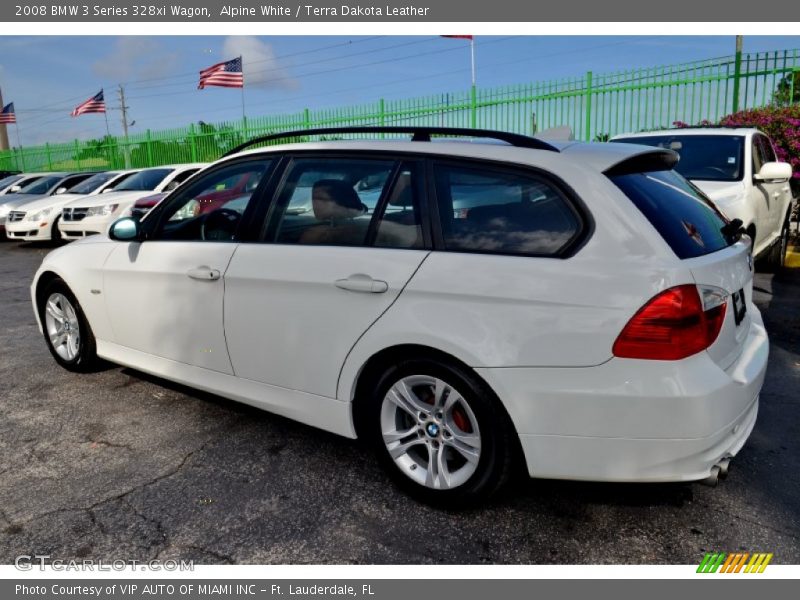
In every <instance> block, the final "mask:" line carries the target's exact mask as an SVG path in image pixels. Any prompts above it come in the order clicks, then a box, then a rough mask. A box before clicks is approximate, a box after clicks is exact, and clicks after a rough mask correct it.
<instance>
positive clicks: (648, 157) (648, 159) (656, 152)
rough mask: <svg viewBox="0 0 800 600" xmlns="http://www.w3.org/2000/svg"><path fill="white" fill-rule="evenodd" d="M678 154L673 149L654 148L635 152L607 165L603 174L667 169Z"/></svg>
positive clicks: (677, 157) (673, 162) (611, 174)
mask: <svg viewBox="0 0 800 600" xmlns="http://www.w3.org/2000/svg"><path fill="white" fill-rule="evenodd" d="M680 158H681V157H680V155H679V154H678V153H677V152H675V151H674V150H667V149H666V148H654V149H653V150H651V151H648V152H643V153H642V154H635V155H634V156H631V157H629V158H626V159H625V160H623V161H621V162H618V163H616V164H614V165H611V166H610V167H608V168H607V169H606V170H605V171H603V174H604V175H607V176H608V177H614V176H616V175H629V174H630V173H644V172H647V171H669V170H670V169H672V168H673V167H675V165H677V164H678V161H679V160H680Z"/></svg>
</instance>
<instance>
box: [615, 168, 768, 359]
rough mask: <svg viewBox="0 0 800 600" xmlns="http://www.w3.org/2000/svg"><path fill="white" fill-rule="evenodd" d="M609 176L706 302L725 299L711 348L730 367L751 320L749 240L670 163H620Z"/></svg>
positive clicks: (717, 303) (719, 301)
mask: <svg viewBox="0 0 800 600" xmlns="http://www.w3.org/2000/svg"><path fill="white" fill-rule="evenodd" d="M642 167H644V169H642ZM606 175H607V176H608V177H609V178H610V179H611V180H612V181H613V182H614V184H615V185H616V186H617V187H618V188H620V190H622V191H623V192H624V193H625V195H626V196H628V198H629V199H630V200H631V202H633V204H634V205H635V206H636V207H637V208H638V209H639V210H640V211H641V212H642V213H643V214H644V216H645V217H647V219H648V220H649V221H650V223H651V224H652V225H653V227H654V228H655V230H656V231H657V232H658V233H659V234H660V235H661V237H663V238H664V241H666V242H667V244H668V245H669V246H670V248H672V250H673V252H674V253H675V254H676V255H677V256H678V258H680V259H681V261H682V265H683V266H685V267H687V268H688V269H689V270H690V272H691V274H692V277H693V278H694V280H695V283H696V284H697V287H698V292H699V294H700V297H701V298H702V299H703V303H704V305H705V304H706V303H708V305H709V306H714V305H719V304H722V303H724V304H725V309H724V312H725V314H724V320H723V323H722V326H721V329H720V331H719V335H718V336H717V338H716V340H715V341H714V342H713V343H712V344H711V345H710V346H709V347H708V348H707V352H708V353H709V355H710V356H711V358H712V359H713V360H714V361H715V362H716V363H717V364H718V365H719V366H720V367H721V368H722V369H728V368H729V367H730V366H731V365H732V364H733V363H734V362H735V361H736V359H737V358H738V357H739V355H740V354H741V352H742V349H743V348H744V344H745V341H746V340H747V336H748V334H749V331H750V325H751V322H752V321H751V314H750V312H751V311H750V306H751V303H752V294H753V270H752V264H753V261H752V257H751V248H750V239H749V238H747V237H742V236H741V234H740V232H739V231H738V227H737V226H736V225H737V223H733V224H732V223H731V222H730V221H728V219H727V218H726V217H725V216H724V215H723V214H722V213H720V211H719V210H718V209H717V208H716V207H715V206H714V204H713V203H712V202H711V201H710V200H709V199H708V198H707V197H706V196H705V195H704V194H703V193H702V192H701V191H700V190H699V189H698V188H697V187H696V186H694V185H693V184H691V183H690V182H688V181H687V180H686V179H684V178H683V177H682V176H681V175H679V174H678V173H676V172H675V171H672V170H669V164H668V162H665V163H664V164H663V165H661V166H659V164H658V161H654V162H651V163H649V164H642V163H641V162H640V163H639V164H633V163H631V164H627V165H626V164H621V165H616V166H615V167H613V168H612V169H609V170H608V171H606Z"/></svg>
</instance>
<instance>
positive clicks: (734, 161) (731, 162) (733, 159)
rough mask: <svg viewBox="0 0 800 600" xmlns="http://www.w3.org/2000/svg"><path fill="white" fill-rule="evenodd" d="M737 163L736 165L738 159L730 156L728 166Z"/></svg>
mask: <svg viewBox="0 0 800 600" xmlns="http://www.w3.org/2000/svg"><path fill="white" fill-rule="evenodd" d="M735 163H736V157H735V156H729V157H728V164H729V165H733V164H735Z"/></svg>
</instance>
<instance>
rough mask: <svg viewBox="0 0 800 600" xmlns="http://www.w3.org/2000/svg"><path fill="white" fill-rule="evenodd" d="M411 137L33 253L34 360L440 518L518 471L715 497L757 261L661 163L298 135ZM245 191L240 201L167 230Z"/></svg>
mask: <svg viewBox="0 0 800 600" xmlns="http://www.w3.org/2000/svg"><path fill="white" fill-rule="evenodd" d="M411 131H413V132H414V134H415V135H414V138H413V141H403V140H391V141H390V140H383V141H371V140H364V139H361V140H357V141H336V142H309V143H302V144H284V145H274V146H269V147H261V148H257V149H250V150H247V151H241V152H239V151H237V152H236V153H235V154H233V155H230V156H227V157H225V158H223V159H221V160H220V161H218V162H217V163H215V164H214V165H213V166H211V167H209V168H207V169H206V170H204V171H203V172H202V173H200V174H198V175H197V176H196V177H195V178H193V179H192V180H191V181H189V182H187V183H186V184H185V185H183V186H181V187H180V188H179V189H178V190H176V191H175V192H174V193H172V194H171V195H170V196H169V197H167V198H165V199H164V200H163V201H162V202H161V203H160V204H158V205H157V206H156V207H155V208H153V209H152V210H151V211H150V212H149V213H148V214H147V216H146V217H144V219H142V220H141V221H137V220H136V219H132V218H123V219H120V220H118V221H116V222H115V223H114V224H113V225H112V227H111V229H110V234H109V236H105V235H98V236H93V237H91V238H87V239H85V240H81V241H80V242H79V243H77V244H72V245H70V246H67V247H64V248H60V249H58V250H55V251H53V252H51V253H50V254H49V255H48V256H47V257H46V258H45V259H44V261H43V263H42V265H41V267H40V268H39V270H38V271H37V273H36V276H35V278H34V281H33V284H32V287H31V294H32V298H33V304H34V308H35V313H36V317H37V319H38V320H39V324H40V327H41V329H42V331H43V333H44V338H45V341H46V343H47V345H48V348H49V349H50V352H51V353H52V355H53V357H54V358H55V360H56V361H57V362H58V363H59V364H60V365H62V366H63V367H65V368H67V369H70V370H74V371H88V370H91V369H93V368H94V366H95V364H96V361H97V360H98V358H103V359H107V360H109V361H112V362H115V363H118V364H121V365H126V366H128V367H132V368H135V369H139V370H141V371H145V372H147V373H151V374H154V375H156V376H159V377H163V378H165V379H170V380H173V381H177V382H181V383H183V384H187V385H190V386H192V387H195V388H198V389H202V390H207V391H210V392H213V393H215V394H219V395H222V396H225V397H228V398H231V399H233V400H237V401H240V402H245V403H248V404H252V405H254V406H257V407H260V408H263V409H265V410H268V411H271V412H274V413H277V414H280V415H284V416H287V417H290V418H292V419H296V420H298V421H301V422H303V423H307V424H309V425H312V426H314V427H319V428H321V429H325V430H327V431H331V432H334V433H337V434H340V435H343V436H347V437H350V438H355V437H360V438H363V439H365V440H366V441H367V442H368V443H369V444H370V445H371V446H372V447H373V448H374V449H375V450H376V452H377V455H378V457H379V459H380V461H381V462H382V463H383V465H384V466H385V467H386V468H387V469H388V471H389V473H391V474H392V476H394V478H395V479H396V480H397V481H398V482H400V483H401V484H402V485H404V487H406V488H407V489H409V490H411V491H412V492H413V493H415V494H416V495H418V496H420V497H422V498H424V499H425V500H427V501H431V502H437V503H440V504H444V505H457V504H460V503H463V502H470V501H475V500H476V499H479V498H484V497H486V496H487V495H489V494H490V493H491V492H493V491H494V490H496V489H497V488H498V487H499V486H500V485H501V484H502V483H503V482H504V481H505V480H506V479H507V478H508V477H509V475H510V473H511V472H512V470H513V469H512V467H513V466H514V465H515V464H519V463H518V462H517V459H518V458H519V459H522V460H521V461H520V462H522V463H524V464H525V465H526V466H527V471H528V473H529V474H530V475H531V476H533V477H547V478H563V479H583V480H602V481H692V480H700V479H705V478H709V477H711V478H716V477H717V476H718V475H720V474H722V475H724V474H725V473H726V472H727V467H728V461H729V459H730V458H731V457H732V456H733V455H735V454H736V453H737V452H738V451H739V450H740V448H741V447H742V446H743V445H744V443H745V441H746V440H747V438H748V436H749V435H750V432H751V430H752V429H753V426H754V424H755V420H756V414H757V411H758V397H759V392H760V390H761V385H762V382H763V380H764V373H765V370H766V365H767V355H768V339H767V334H766V331H765V329H764V324H763V322H762V319H761V315H760V313H759V311H758V309H757V308H756V306H755V305H754V304H753V301H752V279H753V273H752V256H751V253H750V241H749V239H748V238H747V237H746V236H744V237H742V236H741V234H740V232H739V230H738V228H736V227H733V226H731V224H730V223H729V222H728V221H727V220H726V219H725V218H724V217H723V216H722V215H721V214H720V213H719V212H718V211H717V209H716V208H715V207H714V206H713V204H711V203H710V202H708V201H707V200H706V199H705V198H704V197H702V196H701V195H700V194H698V193H697V191H696V190H695V188H694V187H693V186H691V185H690V184H689V183H688V182H687V181H686V180H685V179H684V178H683V177H681V175H679V174H678V173H676V172H674V171H673V170H672V167H673V166H674V164H675V162H676V160H677V155H676V154H675V153H674V152H672V151H671V150H663V149H657V148H649V147H647V146H641V145H628V144H602V145H601V144H582V143H568V144H563V145H558V146H552V145H550V144H548V143H546V142H542V141H540V140H536V139H533V138H529V137H525V136H519V135H514V134H506V133H501V132H486V131H469V130H458V129H456V130H449V129H446V128H337V129H329V130H311V131H307V132H303V135H315V134H321V133H325V134H334V133H336V134H341V133H347V132H350V133H359V134H365V133H370V132H375V133H376V135H377V133H379V132H380V133H384V134H389V135H396V134H399V133H400V132H411ZM431 134H439V135H444V134H450V135H451V136H465V135H471V136H472V137H479V138H484V137H493V138H497V139H498V140H499V141H500V142H502V143H469V142H467V143H465V142H463V141H438V140H437V141H435V142H430V141H429V140H430V136H431ZM298 135H299V134H298V133H297V132H290V133H287V134H286V136H287V137H293V136H294V137H296V136H298ZM278 137H281V136H268V137H267V138H266V139H267V140H269V141H272V142H275V141H278V140H277V139H276V138H278ZM260 140H261V141H262V142H263V141H264V139H263V138H260ZM258 141H259V140H258V139H257V140H254V141H253V142H252V143H257V142H258ZM245 176H246V177H248V181H253V180H258V185H256V186H254V187H253V189H251V190H249V191H248V192H247V194H246V195H244V196H239V197H237V198H235V199H231V200H230V202H228V203H226V204H219V205H216V206H215V207H214V210H211V211H209V212H200V213H198V212H197V211H196V210H194V209H192V210H187V209H186V207H196V206H198V204H199V202H198V198H199V197H201V196H203V195H204V194H207V193H208V190H211V189H214V190H217V191H219V192H223V191H224V190H227V189H230V187H229V186H231V185H236V182H238V181H240V180H241V178H242V177H245ZM309 185H310V187H311V210H310V211H309V210H295V209H296V208H297V206H303V207H304V206H306V204H307V202H308V198H307V193H306V192H307V190H306V188H307V187H309ZM376 188H379V193H376ZM374 196H377V197H378V200H377V202H376V203H373V202H371V201H368V200H369V198H372V197H374ZM370 204H371V206H370ZM132 315H135V317H132Z"/></svg>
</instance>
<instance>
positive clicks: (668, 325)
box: [613, 285, 728, 360]
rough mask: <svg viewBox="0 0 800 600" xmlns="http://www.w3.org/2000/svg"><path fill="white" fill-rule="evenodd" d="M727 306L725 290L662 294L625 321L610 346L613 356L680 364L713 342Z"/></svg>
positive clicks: (683, 290)
mask: <svg viewBox="0 0 800 600" xmlns="http://www.w3.org/2000/svg"><path fill="white" fill-rule="evenodd" d="M727 302H728V295H727V293H726V292H725V290H722V289H719V288H715V287H711V286H697V285H679V286H677V287H673V288H669V289H668V290H664V291H663V292H661V293H660V294H658V295H657V296H656V297H655V298H653V299H652V300H650V301H649V302H648V303H647V304H645V305H644V306H643V307H642V308H641V309H639V312H637V313H636V314H635V315H633V317H632V318H631V320H630V321H628V324H627V325H625V328H624V329H623V330H622V333H620V334H619V337H618V338H617V341H616V342H614V348H613V352H614V356H617V357H620V358H640V359H647V360H680V359H682V358H686V357H687V356H691V355H692V354H697V353H698V352H700V351H702V350H705V349H706V348H708V347H709V346H710V345H711V344H713V343H714V341H715V340H716V339H717V336H718V335H719V332H720V329H722V323H723V321H724V320H725V309H726V306H727Z"/></svg>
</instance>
